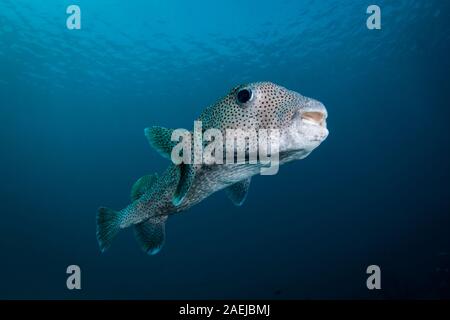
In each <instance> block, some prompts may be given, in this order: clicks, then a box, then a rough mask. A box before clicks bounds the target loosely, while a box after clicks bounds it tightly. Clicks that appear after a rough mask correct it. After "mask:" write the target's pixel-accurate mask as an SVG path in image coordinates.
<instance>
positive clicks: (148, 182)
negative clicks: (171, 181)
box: [131, 173, 158, 201]
mask: <svg viewBox="0 0 450 320" xmlns="http://www.w3.org/2000/svg"><path fill="white" fill-rule="evenodd" d="M157 179H158V175H157V174H156V173H154V174H149V175H146V176H143V177H141V178H139V179H138V180H137V181H136V182H135V183H134V185H133V187H132V188H131V200H133V201H135V200H137V199H139V198H140V197H141V196H142V195H143V194H144V193H146V192H147V191H148V190H150V189H151V187H152V186H153V184H154V183H155V182H156V180H157Z"/></svg>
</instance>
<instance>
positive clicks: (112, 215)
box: [97, 207, 120, 252]
mask: <svg viewBox="0 0 450 320" xmlns="http://www.w3.org/2000/svg"><path fill="white" fill-rule="evenodd" d="M119 230H120V214H119V212H117V211H114V210H111V209H108V208H105V207H101V208H99V209H98V214H97V241H98V245H99V246H100V250H101V251H102V252H104V251H105V250H106V249H108V248H109V246H110V245H111V241H112V239H114V237H115V236H116V235H117V233H118V232H119Z"/></svg>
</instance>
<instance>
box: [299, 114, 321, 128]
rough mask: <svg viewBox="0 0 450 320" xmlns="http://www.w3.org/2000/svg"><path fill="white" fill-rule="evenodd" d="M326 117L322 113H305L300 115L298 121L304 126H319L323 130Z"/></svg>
mask: <svg viewBox="0 0 450 320" xmlns="http://www.w3.org/2000/svg"><path fill="white" fill-rule="evenodd" d="M326 118H327V115H326V113H325V112H322V111H305V112H302V113H301V114H300V119H301V121H302V122H303V123H304V124H308V125H313V126H320V127H322V128H325V126H326V122H325V120H326Z"/></svg>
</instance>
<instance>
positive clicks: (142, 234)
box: [134, 218, 166, 255]
mask: <svg viewBox="0 0 450 320" xmlns="http://www.w3.org/2000/svg"><path fill="white" fill-rule="evenodd" d="M165 220H166V219H165V218H164V219H156V218H155V219H153V218H151V219H148V220H146V221H144V222H142V223H140V224H137V225H135V228H134V231H135V235H136V239H137V241H138V242H139V244H140V245H141V248H142V249H143V250H144V251H145V252H146V253H148V254H150V255H154V254H157V253H158V252H159V251H160V250H161V248H162V247H163V245H164V239H165Z"/></svg>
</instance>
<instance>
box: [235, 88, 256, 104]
mask: <svg viewBox="0 0 450 320" xmlns="http://www.w3.org/2000/svg"><path fill="white" fill-rule="evenodd" d="M252 98H253V92H252V90H251V89H249V88H246V89H242V90H240V91H239V92H238V93H237V100H238V101H239V102H240V103H247V102H249V101H250V100H252Z"/></svg>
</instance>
